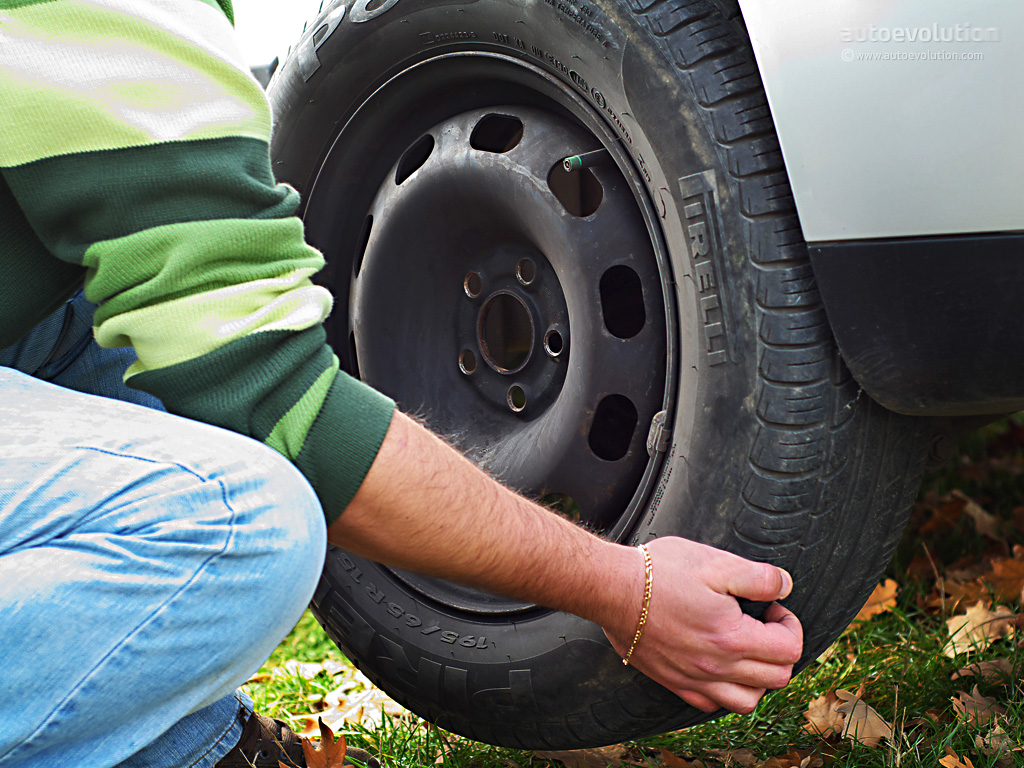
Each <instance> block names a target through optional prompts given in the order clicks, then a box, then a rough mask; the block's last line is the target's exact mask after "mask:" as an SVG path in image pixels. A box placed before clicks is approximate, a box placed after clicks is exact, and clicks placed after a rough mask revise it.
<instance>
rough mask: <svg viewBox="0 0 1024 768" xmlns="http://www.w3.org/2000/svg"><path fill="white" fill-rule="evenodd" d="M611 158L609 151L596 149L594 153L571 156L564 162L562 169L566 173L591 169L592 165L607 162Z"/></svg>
mask: <svg viewBox="0 0 1024 768" xmlns="http://www.w3.org/2000/svg"><path fill="white" fill-rule="evenodd" d="M610 157H611V156H610V155H609V154H608V150H607V149H595V150H594V151H593V152H584V153H583V154H582V155H570V156H569V157H567V158H565V159H564V160H562V167H563V168H565V170H566V171H576V170H579V169H580V168H589V167H590V166H592V165H597V164H599V163H604V162H607V161H608V160H609V159H610Z"/></svg>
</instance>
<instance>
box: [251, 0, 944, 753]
mask: <svg viewBox="0 0 1024 768" xmlns="http://www.w3.org/2000/svg"><path fill="white" fill-rule="evenodd" d="M465 52H469V53H473V52H477V53H486V54H488V55H493V56H494V57H495V59H496V60H500V62H501V66H502V67H506V68H507V69H508V71H509V72H512V70H513V69H514V68H515V67H517V66H519V67H523V68H526V67H532V68H534V70H536V71H540V72H541V73H543V74H544V75H545V76H546V77H547V78H548V79H549V80H551V81H555V82H557V83H560V84H561V87H563V88H564V89H565V90H566V92H571V93H572V94H575V96H576V97H577V98H581V97H582V98H583V99H585V100H586V101H587V103H588V104H589V107H590V108H591V109H592V110H593V111H594V112H595V113H596V114H599V115H600V116H601V117H602V119H603V121H604V122H605V124H606V125H607V128H608V131H609V132H610V133H611V134H613V135H617V136H618V137H619V138H620V139H621V142H622V146H623V147H625V149H626V151H627V152H628V155H629V158H630V159H631V161H632V164H633V170H634V171H635V175H636V177H637V178H639V179H641V180H642V183H641V186H642V193H643V194H644V195H646V196H647V198H648V199H649V200H650V201H651V205H652V206H653V208H654V210H656V211H657V213H658V217H657V224H658V227H659V229H660V236H661V237H662V238H663V240H664V247H665V250H666V252H667V254H668V260H669V262H670V268H671V272H672V275H671V279H670V280H667V281H666V285H668V286H669V287H670V288H671V290H672V295H669V296H667V297H666V299H667V306H668V307H669V310H670V311H671V313H672V318H670V319H671V320H672V321H673V323H672V326H671V327H675V328H677V329H678V330H677V331H676V333H677V334H678V335H677V337H676V338H675V339H674V342H675V344H676V346H675V349H676V350H677V353H678V354H677V360H676V361H675V362H674V366H675V368H674V370H675V372H674V373H673V374H672V380H673V382H674V385H675V397H674V408H673V413H672V415H671V420H670V424H669V426H670V427H671V430H672V431H671V441H670V442H669V445H668V449H667V452H666V454H665V458H664V461H663V463H662V465H661V471H660V476H659V477H658V478H656V485H655V487H654V488H653V492H652V493H650V494H649V496H648V498H647V499H646V500H645V507H644V509H643V513H642V515H641V517H640V519H638V520H637V521H636V522H635V523H634V524H633V525H632V528H631V530H629V531H628V532H627V533H626V535H624V536H623V537H622V540H623V541H624V542H625V543H639V542H643V541H646V540H649V539H650V538H652V537H656V536H666V535H682V536H686V537H688V538H692V539H696V540H699V541H703V542H707V543H709V544H712V545H714V546H718V547H721V548H724V549H728V550H731V551H733V552H737V553H739V554H741V555H744V556H747V557H750V558H754V559H758V560H765V561H771V562H773V563H776V564H778V565H781V566H784V567H786V568H788V569H789V570H790V571H791V572H792V573H793V574H794V575H795V577H796V589H795V591H794V594H793V595H792V596H791V598H790V599H789V600H788V601H787V605H788V606H789V607H790V608H791V609H793V610H794V611H795V612H796V613H797V614H798V615H799V616H800V618H801V620H802V622H803V624H804V627H805V632H806V644H805V648H806V652H805V655H804V661H803V663H806V662H807V661H808V660H810V659H813V658H815V657H816V655H818V654H819V653H820V652H821V651H822V650H823V649H824V648H825V647H827V646H828V645H829V644H830V643H831V642H832V641H833V640H834V638H835V637H836V636H838V634H839V633H840V632H841V631H842V630H843V629H844V628H845V627H846V626H847V624H848V623H849V621H850V619H851V617H852V616H853V615H854V614H855V613H856V611H857V610H858V609H859V607H860V606H861V605H862V604H863V602H864V600H865V599H866V598H867V595H868V594H869V593H870V591H871V589H872V587H873V585H874V584H875V583H877V580H878V578H879V576H880V575H881V573H882V571H883V570H884V568H885V566H886V564H887V563H888V561H889V559H890V557H891V555H892V551H893V548H894V547H895V544H896V542H897V540H898V537H899V535H900V532H901V530H902V527H903V525H904V523H905V519H906V513H907V511H908V509H909V505H910V503H911V501H912V498H913V495H914V493H915V492H916V490H917V488H918V485H919V482H920V474H921V470H922V464H923V457H924V445H925V438H926V435H925V432H924V430H923V427H922V425H920V424H919V423H918V422H916V421H914V420H911V419H907V418H904V417H900V416H897V415H895V414H892V413H890V412H887V411H885V410H884V409H882V408H881V407H879V406H878V405H877V404H875V403H873V402H872V401H871V400H870V399H869V398H868V397H867V396H866V395H863V394H862V393H861V391H860V389H859V388H858V386H857V385H856V383H855V382H853V381H852V380H851V378H850V376H849V374H848V372H847V371H846V368H845V366H844V365H843V363H842V360H841V359H840V357H839V354H838V352H837V350H836V347H835V345H834V342H833V339H832V334H831V332H830V329H829V325H828V322H827V319H826V316H825V312H824V309H823V307H822V304H821V300H820V297H819V295H818V291H817V289H816V287H815V282H814V276H813V274H812V272H811V267H810V265H809V263H808V260H807V254H806V246H805V244H804V242H803V239H802V236H801V232H800V226H799V222H798V220H797V217H796V213H795V210H794V205H793V200H792V196H791V193H790V190H789V186H788V181H787V177H786V173H785V169H784V166H783V160H782V156H781V153H780V150H779V145H778V142H777V140H776V137H775V133H774V128H773V125H772V121H771V116H770V114H769V110H768V107H767V103H766V100H765V95H764V92H763V90H762V86H761V82H760V78H759V75H758V71H757V68H756V65H755V63H754V60H753V56H752V53H751V50H750V45H749V41H748V39H747V37H746V32H745V29H744V27H743V24H742V19H741V18H740V15H739V10H738V8H737V6H736V3H735V2H730V1H729V0H681V1H677V2H664V1H661V0H656V1H655V2H651V1H650V0H596V1H595V2H590V0H587V2H586V3H585V4H584V3H578V2H574V1H573V0H544V1H543V2H540V1H539V0H538V1H536V2H517V1H515V0H486V2H463V1H462V0H385V2H383V3H381V2H379V1H378V0H374V2H371V3H367V2H366V0H356V2H354V3H353V4H352V5H350V6H348V7H346V6H344V5H342V4H340V3H334V4H329V5H327V4H325V7H324V9H323V10H322V12H321V13H320V15H319V16H318V18H317V20H316V21H314V22H313V23H312V24H311V25H309V26H308V28H307V31H306V33H305V35H304V37H303V38H302V40H301V41H300V42H299V43H298V44H297V45H296V47H295V48H294V50H293V51H292V52H291V54H290V57H289V58H288V59H287V60H286V61H285V62H284V63H283V64H282V66H281V68H280V70H279V71H278V72H277V73H276V74H275V77H274V79H273V81H272V82H271V85H270V90H269V93H270V96H271V99H272V102H273V105H274V109H275V121H276V122H275V138H274V144H273V150H272V151H273V160H274V164H275V170H276V172H277V173H278V176H279V178H281V179H282V180H284V181H287V182H289V183H291V184H292V185H294V186H295V187H297V188H298V189H299V190H300V191H303V192H304V196H305V197H307V198H310V197H312V198H314V199H319V201H320V202H319V203H317V204H318V205H320V206H321V210H320V211H319V213H317V214H316V216H314V215H312V214H311V213H310V211H309V210H307V227H309V232H310V237H311V239H312V241H313V242H314V244H316V245H317V246H318V247H320V248H321V249H322V250H323V251H324V252H325V254H326V255H327V257H328V262H329V267H328V269H327V271H326V273H325V274H326V276H325V278H324V280H325V281H326V284H327V285H329V286H331V287H332V288H333V289H334V291H335V293H336V296H337V300H338V305H337V306H336V309H335V313H334V318H335V321H334V322H335V323H336V324H337V327H336V328H335V330H334V335H335V339H336V348H337V349H338V351H339V355H340V356H341V357H342V358H343V360H346V359H348V358H347V357H346V342H347V338H348V336H347V328H348V322H349V319H348V318H347V311H348V300H347V296H348V286H349V279H350V275H351V274H352V269H353V265H352V258H353V257H352V255H351V254H352V253H353V252H354V251H355V250H357V246H356V244H354V243H353V242H352V241H353V238H355V239H358V234H357V233H356V232H355V230H354V229H353V227H356V229H358V227H357V224H352V223H350V222H356V223H358V222H359V221H361V220H362V218H363V216H364V212H365V211H366V210H367V206H368V204H369V202H368V201H369V197H370V196H372V195H373V191H374V190H375V189H376V188H377V185H378V181H379V176H380V175H382V174H383V173H384V172H386V170H387V169H388V168H390V167H391V166H392V165H393V163H394V162H395V160H396V159H397V158H396V156H394V153H393V152H392V153H391V156H390V157H385V158H382V159H381V160H380V163H381V166H380V168H378V169H376V171H374V170H373V169H372V168H370V166H369V165H368V166H367V168H368V169H369V170H368V171H367V174H366V177H364V178H359V179H350V180H348V181H347V182H346V184H347V186H344V185H343V186H342V187H340V188H339V191H336V192H335V193H333V194H334V196H333V197H331V194H332V193H331V190H330V189H329V188H327V189H326V192H325V191H324V189H320V191H319V193H318V192H317V187H318V185H319V186H320V187H323V186H324V184H325V183H326V182H324V179H323V177H324V175H325V174H322V173H321V171H322V169H323V168H325V167H326V163H327V162H328V159H329V157H330V155H331V152H332V151H339V149H338V148H339V147H342V148H343V149H344V147H345V145H346V143H347V145H348V151H351V150H352V147H353V146H355V148H356V149H357V150H358V152H359V153H360V154H362V155H365V156H367V157H373V156H374V155H375V153H382V154H388V152H386V151H384V150H385V149H386V147H384V149H382V147H383V146H384V144H386V141H385V140H384V139H382V138H380V136H379V134H380V131H379V130H378V131H376V132H374V133H372V134H371V133H369V132H366V131H363V132H362V133H360V132H359V131H358V130H357V128H358V126H356V127H353V122H352V116H353V114H355V112H356V110H357V108H358V107H359V106H360V105H362V104H363V103H364V102H366V101H367V100H368V99H371V97H372V96H373V94H374V93H375V92H376V93H377V94H378V95H379V94H381V93H386V92H387V88H388V87H389V86H388V85H387V84H388V83H389V82H397V81H398V79H399V78H401V77H404V76H405V75H404V74H403V73H408V72H410V71H411V69H410V68H413V67H414V66H416V65H420V64H423V63H424V62H426V63H432V62H439V61H440V57H441V56H442V55H444V54H453V53H465ZM446 61H447V62H448V63H446V64H444V66H445V67H448V68H449V69H446V70H444V71H445V72H449V70H450V68H451V66H455V65H453V64H451V62H452V61H457V62H464V63H465V66H466V67H467V75H466V79H467V82H464V83H457V84H456V85H457V86H458V87H456V85H452V83H449V84H448V85H447V86H445V87H446V88H449V87H450V89H451V90H450V93H452V94H461V95H453V96H452V98H451V101H452V104H451V105H448V104H446V102H447V98H446V93H449V91H441V92H427V93H426V95H425V96H424V98H423V99H422V100H419V101H417V102H415V103H410V104H408V105H405V106H404V107H403V108H405V109H407V110H408V112H409V113H410V114H418V113H419V112H422V111H426V112H430V113H431V115H433V117H431V119H435V118H436V119H441V118H443V117H445V116H447V115H450V114H453V113H455V112H461V111H464V110H465V109H467V108H469V107H471V106H474V105H475V106H487V105H488V104H489V102H488V96H487V95H486V93H487V88H484V87H481V88H480V89H478V90H477V91H474V90H473V83H472V77H473V74H472V69H471V67H472V66H475V65H473V64H472V62H473V61H474V60H473V59H472V57H464V58H458V57H454V58H453V57H449V58H448V59H447V60H446ZM431 65H432V66H433V64H431ZM437 66H438V67H440V66H441V64H437ZM496 66H497V65H496ZM438 71H440V70H438ZM502 71H504V70H502ZM446 77H451V75H450V73H449V74H448V75H446ZM490 85H491V84H490V83H487V86H488V87H490ZM423 87H424V88H426V89H427V91H429V88H428V87H427V86H426V85H424V86H423ZM517 88H518V86H517ZM520 90H522V89H520ZM527 90H528V89H527ZM517 92H518V91H516V89H514V88H510V90H509V92H508V93H503V94H502V98H505V99H508V98H511V96H514V95H515V93H517ZM382 104H384V105H385V107H386V106H387V104H386V102H382ZM385 107H381V108H385ZM388 108H394V105H392V106H391V107H388ZM395 114H399V113H397V112H396V113H395ZM378 128H379V126H378ZM393 130H394V132H395V134H396V135H397V138H395V139H394V140H395V141H399V140H400V141H401V142H404V144H403V146H407V145H408V144H411V143H412V141H413V140H415V139H416V134H415V132H413V133H411V134H410V135H408V136H403V135H401V133H402V131H403V130H404V128H403V121H400V120H395V121H394V128H393ZM336 141H337V142H338V143H337V144H335V142H336ZM382 142H383V143H382ZM367 162H368V163H369V162H370V161H367ZM371 165H372V163H371ZM374 172H376V173H378V178H377V179H374V178H370V177H372V174H373V173H374ZM318 175H320V179H319V180H318ZM317 194H319V198H317ZM325 195H327V197H328V198H329V200H330V205H332V206H333V207H334V210H335V214H333V215H334V216H336V218H337V223H334V224H330V225H328V224H325V223H324V213H323V205H324V199H325ZM697 204H699V206H698V207H694V206H696V205H697ZM307 205H310V204H309V203H308V202H307ZM687 206H690V208H687ZM688 215H689V216H690V219H689V220H688V218H687V216H688ZM694 217H698V218H697V219H695V218H694ZM314 219H316V222H315V223H314V222H313V220H314ZM346 222H349V223H346ZM693 225H699V226H700V227H705V229H706V230H709V231H710V232H711V234H710V235H709V238H710V239H709V240H708V241H707V242H708V243H709V245H708V247H707V248H706V249H705V250H707V254H706V256H705V254H703V253H701V252H700V251H699V250H695V252H694V253H693V254H691V251H690V246H691V234H692V233H696V232H697V230H688V227H689V226H693ZM688 232H690V233H691V234H688ZM701 245H702V247H703V244H701ZM313 609H314V612H315V614H316V616H317V618H318V619H319V620H320V622H321V623H322V624H323V625H324V627H325V628H326V629H327V631H328V633H329V634H330V635H331V637H332V638H333V639H334V640H335V641H336V642H337V643H338V644H339V646H340V647H341V648H342V649H343V650H344V651H345V653H346V654H348V656H349V657H350V658H351V659H352V660H353V661H354V662H355V663H356V664H357V665H358V666H359V667H360V668H361V669H362V670H363V671H364V672H365V673H366V674H367V676H368V677H369V678H370V679H372V680H373V681H374V682H375V683H377V684H378V685H380V686H381V687H382V688H383V689H384V690H386V691H387V692H388V693H389V694H390V695H392V696H393V697H394V698H395V699H397V700H398V701H399V702H401V703H403V704H404V705H405V706H407V707H408V708H409V709H411V710H413V711H414V712H416V713H418V714H419V715H421V716H423V717H424V718H426V719H428V720H431V721H434V722H436V723H438V724H439V725H441V726H442V727H444V728H447V729H449V730H451V731H454V732H457V733H460V734H463V735H465V736H467V737H470V738H473V739H476V740H479V741H483V742H489V743H493V744H500V745H506V746H511V747H520V748H575V747H583V746H594V745H601V744H608V743H614V742H619V741H622V740H624V739H628V738H635V737H638V736H641V735H645V734H651V733H657V732H664V731H668V730H672V729H677V728H680V727H685V726H687V725H691V724H694V723H697V722H700V721H702V720H704V719H706V717H707V716H705V715H704V714H703V713H701V712H698V711H696V710H694V709H692V708H690V707H688V706H686V705H685V704H684V703H683V702H682V701H681V700H679V699H678V698H676V697H675V696H674V695H672V694H670V693H668V692H667V691H666V690H665V689H664V688H662V687H661V686H659V685H657V684H655V683H653V682H652V681H650V680H648V679H647V678H645V677H643V676H642V675H639V674H638V673H637V672H635V671H634V670H633V669H632V668H625V667H623V665H622V663H621V661H620V659H619V658H618V657H617V656H616V655H615V653H614V652H613V651H612V650H611V649H610V647H609V646H608V644H607V642H606V641H605V639H604V636H603V634H602V632H601V630H600V629H599V628H598V627H596V626H594V625H592V624H590V623H588V622H585V621H583V620H580V619H578V618H576V617H574V616H570V615H566V614H561V613H555V612H551V611H544V610H539V609H538V610H535V611H532V612H526V613H523V614H515V615H513V616H511V617H509V616H503V615H498V616H488V615H485V614H482V613H476V612H473V611H467V610H455V609H451V608H448V607H444V606H442V605H441V604H440V603H438V602H435V601H431V600H430V599H428V598H425V597H424V596H423V595H422V594H420V593H419V592H417V591H415V590H412V589H410V588H409V587H408V586H407V585H406V584H405V583H404V582H402V581H401V580H400V579H397V578H396V577H395V575H394V574H393V573H392V572H391V571H389V570H388V569H385V568H382V567H380V566H378V565H376V564H373V563H369V562H366V561H363V560H360V559H358V558H356V557H353V556H350V555H348V554H346V553H344V552H342V551H340V550H332V552H331V553H330V556H329V558H328V563H327V566H326V569H325V572H324V577H323V580H322V582H321V584H320V587H319V589H318V590H317V593H316V596H315V598H314V601H313Z"/></svg>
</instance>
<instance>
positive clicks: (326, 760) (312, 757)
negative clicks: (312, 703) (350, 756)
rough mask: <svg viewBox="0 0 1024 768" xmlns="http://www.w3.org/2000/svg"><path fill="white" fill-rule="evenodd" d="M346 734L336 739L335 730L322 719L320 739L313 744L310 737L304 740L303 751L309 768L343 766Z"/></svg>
mask: <svg viewBox="0 0 1024 768" xmlns="http://www.w3.org/2000/svg"><path fill="white" fill-rule="evenodd" d="M347 749H348V746H347V745H346V744H345V734H341V735H340V736H339V737H338V740H337V741H335V740H334V732H333V731H332V730H331V729H330V728H328V727H327V726H326V725H324V721H323V720H321V721H320V741H319V742H318V743H317V744H313V742H311V741H310V740H309V739H303V740H302V752H303V754H304V755H305V756H306V766H307V768H341V765H342V763H344V762H345V752H346V751H347Z"/></svg>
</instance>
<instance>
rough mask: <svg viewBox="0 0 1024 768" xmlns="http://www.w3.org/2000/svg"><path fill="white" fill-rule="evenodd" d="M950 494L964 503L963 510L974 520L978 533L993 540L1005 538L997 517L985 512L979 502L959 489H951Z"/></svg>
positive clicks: (1003, 539)
mask: <svg viewBox="0 0 1024 768" xmlns="http://www.w3.org/2000/svg"><path fill="white" fill-rule="evenodd" d="M951 495H952V496H953V498H955V499H959V500H960V501H962V502H963V503H964V512H966V513H967V514H968V515H969V516H970V518H971V519H972V520H973V521H974V527H975V529H976V530H977V531H978V533H979V534H981V535H982V536H986V537H988V538H990V539H992V540H993V541H1005V540H1006V537H1004V536H1003V534H1002V531H1000V525H999V518H997V517H995V516H994V515H991V514H989V513H988V512H986V511H985V510H984V509H982V508H981V505H980V504H978V503H977V502H976V501H974V500H973V499H971V498H970V497H969V496H967V495H966V494H964V493H962V492H961V491H953V493H952V494H951Z"/></svg>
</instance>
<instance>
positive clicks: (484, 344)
mask: <svg viewBox="0 0 1024 768" xmlns="http://www.w3.org/2000/svg"><path fill="white" fill-rule="evenodd" d="M479 334H480V351H481V352H483V355H484V359H485V360H486V361H487V362H488V363H489V364H490V365H491V367H492V368H494V369H495V370H496V371H498V372H499V373H515V372H516V371H518V370H520V369H522V367H523V366H524V365H526V362H527V361H528V360H529V359H530V354H531V353H532V352H533V318H532V317H531V316H530V310H529V309H527V308H526V304H525V303H523V301H522V299H520V298H519V297H518V296H515V295H513V294H511V293H497V294H495V295H494V296H492V297H491V298H489V299H488V300H487V303H485V304H484V307H483V310H481V312H480V325H479Z"/></svg>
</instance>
